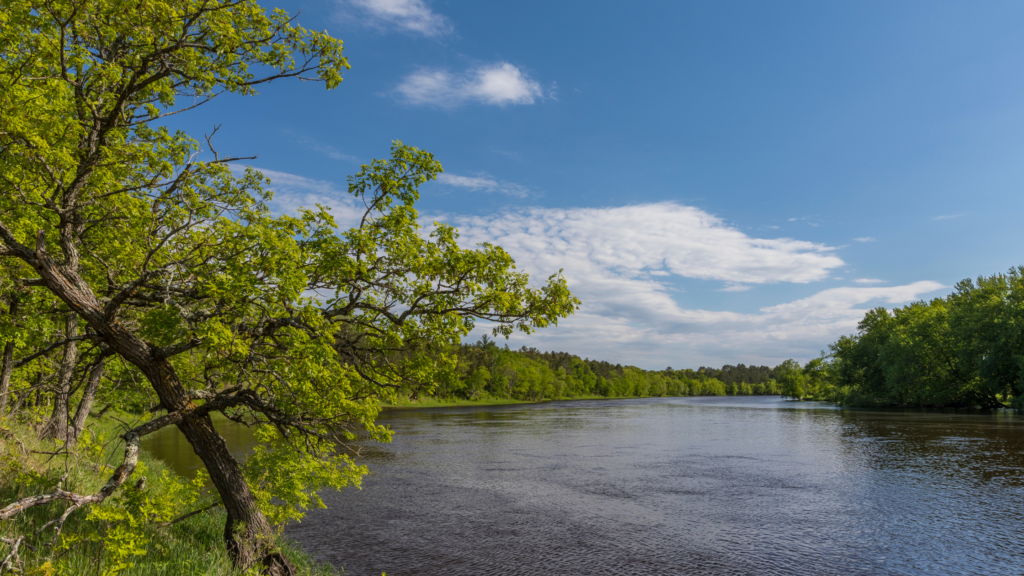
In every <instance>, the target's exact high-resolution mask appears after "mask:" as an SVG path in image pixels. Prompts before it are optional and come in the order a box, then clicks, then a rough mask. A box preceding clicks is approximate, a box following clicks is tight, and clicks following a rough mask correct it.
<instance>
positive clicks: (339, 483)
mask: <svg viewBox="0 0 1024 576" xmlns="http://www.w3.org/2000/svg"><path fill="white" fill-rule="evenodd" d="M256 437H257V439H258V440H260V442H261V444H259V445H257V446H256V447H255V448H254V449H253V453H252V454H251V455H250V456H249V458H248V459H247V460H246V462H245V470H246V479H247V480H248V482H249V485H250V486H252V489H253V492H254V494H255V495H256V501H257V503H258V504H259V506H260V508H261V509H262V510H263V513H264V514H265V515H266V516H267V518H268V519H270V521H271V522H273V523H274V524H276V525H279V526H282V527H283V526H284V525H285V524H286V523H288V522H290V521H301V520H302V518H303V517H304V516H305V511H306V510H309V509H310V508H326V507H327V506H326V505H325V504H324V502H323V500H321V499H320V496H319V495H318V492H319V491H321V490H323V489H325V488H332V489H334V490H341V489H342V488H345V487H348V486H355V487H359V485H360V483H361V482H362V477H363V476H364V475H366V474H367V473H368V470H367V468H366V466H359V465H356V464H355V462H353V461H352V458H351V457H350V456H349V455H348V454H331V453H332V452H334V451H335V450H336V447H334V446H319V447H316V448H313V449H312V450H310V449H309V448H305V449H299V448H298V447H296V446H295V445H293V444H292V442H291V441H289V440H287V439H283V438H281V437H280V435H279V434H278V432H277V430H276V429H275V428H274V427H273V426H261V427H259V428H257V429H256ZM304 441H306V442H321V443H324V444H327V442H326V441H324V440H320V439H316V438H312V439H306V440H304ZM309 451H315V452H316V453H320V454H324V455H325V457H324V458H323V459H320V460H313V459H310V458H307V457H306V456H305V453H307V452H309Z"/></svg>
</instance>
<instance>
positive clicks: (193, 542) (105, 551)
mask: <svg viewBox="0 0 1024 576" xmlns="http://www.w3.org/2000/svg"><path fill="white" fill-rule="evenodd" d="M107 422H109V424H107V423H95V422H94V423H92V424H91V428H92V430H93V432H95V433H96V435H97V436H96V437H97V439H98V440H100V442H96V443H94V442H93V441H92V436H91V434H89V433H86V436H89V438H87V439H84V440H83V441H81V442H80V445H79V446H78V447H77V448H76V449H75V451H74V452H73V454H72V455H71V456H70V457H68V456H57V457H51V456H50V455H46V454H37V453H34V452H52V451H54V450H55V448H56V445H55V444H53V443H48V442H40V441H39V440H37V439H36V438H35V434H34V433H33V431H32V430H31V429H30V428H28V427H27V426H19V425H16V424H12V423H11V422H0V426H3V427H4V428H7V429H9V430H12V431H13V432H14V433H15V435H16V437H17V438H18V439H19V440H20V442H21V443H22V445H23V447H22V445H19V444H18V442H15V441H11V440H0V507H2V506H6V505H7V504H9V503H10V502H12V501H15V500H18V499H20V498H24V497H26V496H32V495H36V494H44V493H48V492H52V491H53V489H54V487H55V486H56V485H57V483H58V482H59V480H60V478H61V477H62V476H65V475H66V476H67V480H66V481H65V482H64V488H65V489H66V490H70V491H72V492H76V493H79V494H93V493H95V492H96V491H98V489H99V488H100V487H101V486H102V485H103V484H104V483H105V482H106V480H107V478H108V477H109V476H110V471H111V470H112V469H113V467H116V466H117V465H119V464H120V463H121V461H122V459H123V455H124V451H123V444H122V443H118V442H116V441H111V440H110V439H113V438H115V437H116V435H117V430H116V428H115V426H114V424H115V423H114V422H112V421H109V420H108V421H107ZM105 439H106V440H107V442H106V445H104V444H103V443H101V442H103V441H104V440H105ZM139 464H140V466H139V467H138V468H137V469H136V472H135V473H134V474H133V475H132V477H131V478H129V480H128V482H126V483H125V485H124V486H122V487H121V488H120V489H119V490H118V491H117V492H116V493H115V494H114V496H112V497H111V498H109V499H107V501H106V502H104V503H103V504H101V505H99V506H98V509H102V510H108V511H109V510H125V509H130V508H126V506H127V504H126V502H128V501H129V500H130V498H131V497H132V494H133V493H134V494H135V495H136V496H143V495H145V496H149V497H153V498H156V499H159V498H160V497H161V495H162V494H163V496H164V497H166V495H167V492H166V491H167V490H169V489H170V488H171V485H172V484H174V483H180V482H183V481H184V480H183V479H181V478H180V477H177V476H176V475H174V473H173V472H172V471H171V470H170V469H169V468H168V467H167V466H166V465H165V464H164V463H163V462H161V461H160V460H158V459H156V458H154V457H152V456H151V455H149V454H148V453H146V452H145V451H143V452H142V453H141V454H140V456H139ZM140 472H141V473H144V475H145V476H146V477H147V482H146V487H145V489H144V490H143V491H141V492H140V491H137V490H135V488H134V484H135V482H136V481H137V480H138V479H139V477H140V476H141V475H142V474H140ZM133 491H134V492H133ZM66 507H67V503H66V502H59V501H58V502H53V503H50V504H47V505H44V506H37V507H35V508H31V509H29V510H27V511H25V512H24V513H22V514H20V515H18V516H15V517H13V518H11V519H9V520H6V521H0V536H3V537H5V538H8V539H12V538H15V537H17V536H19V535H23V536H25V537H26V543H27V544H28V545H29V546H31V548H30V547H29V546H25V545H23V546H22V547H21V549H20V551H19V553H20V556H21V558H22V560H23V561H24V567H25V573H26V574H40V575H42V574H52V575H56V574H89V575H91V574H119V575H124V576H136V575H139V576H141V575H147V576H148V575H168V576H171V575H179V574H190V575H191V574H196V575H209V576H228V575H236V574H239V572H237V571H235V570H233V569H232V567H231V561H230V559H229V558H228V556H227V552H226V550H225V548H224V538H223V534H224V519H225V515H224V512H223V509H222V508H214V509H212V510H209V511H207V512H203V513H201V514H197V515H195V516H193V517H191V518H188V519H186V520H183V521H181V522H178V523H176V524H174V525H172V526H168V527H160V526H159V525H158V523H155V522H152V521H147V520H146V519H145V515H143V514H136V518H142V519H141V520H139V521H138V522H137V525H136V527H135V528H134V529H132V530H128V531H125V527H126V526H128V524H127V523H125V522H118V521H116V520H114V521H111V520H102V519H98V518H89V515H90V508H89V507H84V508H81V509H79V510H77V511H75V512H74V513H72V514H71V516H69V517H68V520H67V522H66V524H65V525H64V529H63V532H62V535H61V538H60V539H58V540H57V542H56V543H55V545H54V546H51V545H50V543H51V541H52V540H53V536H54V531H53V528H52V527H50V528H45V529H44V528H43V525H44V524H46V523H47V522H49V521H50V520H53V519H55V518H58V517H59V516H60V515H61V513H62V512H63V511H64V510H65V508H66ZM199 507H201V506H198V505H197V506H196V508H199ZM119 531H120V532H119ZM119 533H121V534H128V535H129V536H130V538H128V539H129V540H135V542H136V543H137V546H136V549H137V550H136V551H137V552H140V553H139V554H137V555H136V554H132V555H130V556H129V557H128V558H127V560H126V563H130V564H131V566H130V567H124V568H122V569H119V570H117V569H116V568H117V566H116V564H117V562H116V557H115V556H116V552H112V548H117V547H118V543H117V535H118V534H119ZM139 542H141V545H138V543H139ZM278 545H279V547H280V548H281V550H282V552H284V553H285V555H286V556H287V557H288V558H289V560H291V561H292V563H293V564H294V565H295V567H296V569H297V570H298V573H299V574H303V575H307V576H321V575H322V576H328V575H332V574H335V572H334V571H333V569H332V568H331V567H330V566H328V565H322V564H318V563H316V562H315V561H314V560H313V559H312V558H310V557H309V556H308V555H307V554H305V553H304V552H302V550H300V549H299V548H298V547H297V546H296V545H295V544H294V543H292V542H289V541H287V540H285V539H281V540H280V541H279V542H278ZM32 548H34V549H35V550H33V549H32ZM126 548H128V549H130V548H131V545H122V546H121V549H122V550H124V549H126ZM8 551H9V548H8V546H7V545H5V544H2V543H0V560H2V559H3V558H4V557H6V556H7V553H8Z"/></svg>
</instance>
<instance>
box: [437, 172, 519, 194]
mask: <svg viewBox="0 0 1024 576" xmlns="http://www.w3.org/2000/svg"><path fill="white" fill-rule="evenodd" d="M437 181H438V182H440V183H441V184H447V185H448V186H456V187H459V188H468V189H470V190H474V191H481V192H500V193H502V194H505V195H507V196H512V197H514V198H526V197H527V196H529V195H530V189H529V188H527V187H525V186H521V185H519V184H514V183H512V182H498V181H497V180H494V179H493V178H491V177H490V176H488V175H486V174H485V175H483V176H457V175H455V174H439V175H438V176H437Z"/></svg>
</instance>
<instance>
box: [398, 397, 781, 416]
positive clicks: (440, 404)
mask: <svg viewBox="0 0 1024 576" xmlns="http://www.w3.org/2000/svg"><path fill="white" fill-rule="evenodd" d="M766 396H778V394H737V395H733V396H730V395H716V394H709V395H700V396H598V395H588V396H570V397H566V398H544V399H543V400H513V399H510V398H488V399H486V400H465V399H458V400H438V399H437V398H433V397H430V398H429V400H417V401H410V400H403V401H400V403H398V404H381V411H382V412H383V411H384V410H422V409H427V408H465V407H470V406H510V405H515V404H543V403H545V402H567V401H572V400H637V399H640V398H740V397H742V398H760V397H766Z"/></svg>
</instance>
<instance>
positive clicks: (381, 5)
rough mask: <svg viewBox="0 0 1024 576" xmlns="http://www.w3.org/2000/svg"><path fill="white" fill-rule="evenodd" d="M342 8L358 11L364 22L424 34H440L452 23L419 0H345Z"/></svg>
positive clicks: (446, 31) (448, 30) (432, 35)
mask: <svg viewBox="0 0 1024 576" xmlns="http://www.w3.org/2000/svg"><path fill="white" fill-rule="evenodd" d="M342 6H343V8H351V9H354V10H355V11H357V12H358V13H359V16H361V19H362V21H363V22H364V23H366V24H368V25H370V26H376V27H378V28H397V29H399V30H402V31H404V32H412V33H416V34H422V35H423V36H427V37H436V36H443V35H445V34H448V33H450V32H451V31H452V30H453V29H454V27H453V26H452V24H451V22H450V21H449V20H448V18H445V17H444V16H442V15H440V14H436V13H435V12H434V11H432V10H431V9H430V6H428V5H427V3H426V2H424V1H423V0H347V2H346V1H343V2H342Z"/></svg>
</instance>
